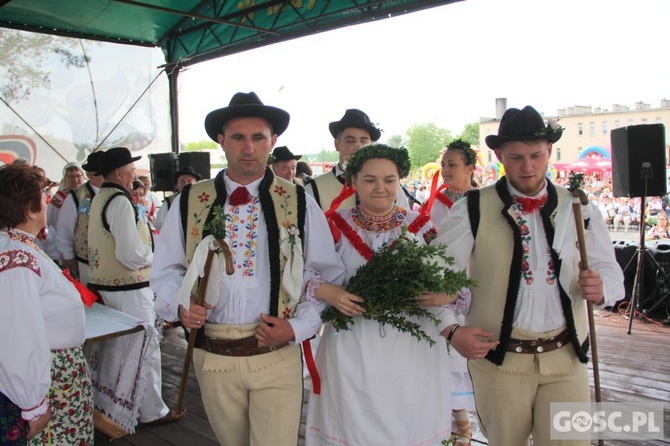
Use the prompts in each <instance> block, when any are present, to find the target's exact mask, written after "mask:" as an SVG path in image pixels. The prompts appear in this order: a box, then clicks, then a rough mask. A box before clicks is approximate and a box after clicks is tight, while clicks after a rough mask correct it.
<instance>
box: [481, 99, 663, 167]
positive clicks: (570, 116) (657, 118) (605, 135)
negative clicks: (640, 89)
mask: <svg viewBox="0 0 670 446" xmlns="http://www.w3.org/2000/svg"><path fill="white" fill-rule="evenodd" d="M506 109H507V100H506V99H504V98H499V99H496V117H495V118H480V123H479V146H480V147H481V150H482V152H481V154H482V158H483V159H484V160H486V161H487V162H494V161H496V157H495V154H494V153H493V151H492V150H490V149H489V148H488V146H487V145H486V142H485V141H484V139H485V138H486V136H487V135H491V134H497V133H498V125H499V124H500V118H501V117H502V114H503V113H504V112H505V110H506ZM538 111H539V112H540V113H542V111H541V110H538ZM543 116H544V114H543ZM545 120H546V121H547V122H552V123H554V122H556V120H558V124H559V125H560V126H562V127H563V129H564V130H563V136H562V137H561V139H560V140H559V141H557V142H556V143H555V144H554V149H553V153H552V155H551V162H560V163H571V162H573V161H576V160H577V159H578V158H579V155H580V153H581V152H582V151H583V150H584V149H586V148H589V147H592V146H598V147H602V148H604V149H606V150H608V151H610V153H611V149H612V144H611V142H610V132H611V131H612V130H614V129H616V128H619V127H628V126H630V125H639V124H663V125H664V126H665V142H666V159H670V158H669V157H668V148H669V147H670V146H669V145H668V144H669V143H670V129H669V127H668V126H669V125H670V100H668V99H662V100H661V101H660V106H659V107H656V108H652V107H651V105H650V104H646V103H644V102H637V103H635V106H634V108H633V109H630V108H629V107H627V106H625V105H619V104H614V105H613V106H612V109H611V110H610V109H602V108H600V107H595V108H594V107H590V106H573V107H567V108H563V109H559V110H558V111H557V114H556V115H554V116H545Z"/></svg>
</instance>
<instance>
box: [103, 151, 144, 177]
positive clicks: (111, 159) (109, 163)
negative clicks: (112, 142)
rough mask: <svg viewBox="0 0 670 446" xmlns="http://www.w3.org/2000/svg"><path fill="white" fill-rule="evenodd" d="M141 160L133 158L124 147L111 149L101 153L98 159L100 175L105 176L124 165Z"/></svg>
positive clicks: (138, 157)
mask: <svg viewBox="0 0 670 446" xmlns="http://www.w3.org/2000/svg"><path fill="white" fill-rule="evenodd" d="M140 158H142V157H141V156H133V155H132V154H131V153H130V150H128V149H126V148H125V147H112V148H111V149H108V150H106V151H104V152H103V154H102V156H101V157H100V161H99V162H100V166H99V167H100V171H99V172H100V174H101V175H106V174H108V173H109V172H112V171H114V170H116V169H118V168H119V167H123V166H125V165H126V164H130V163H134V162H135V161H137V160H138V159H140Z"/></svg>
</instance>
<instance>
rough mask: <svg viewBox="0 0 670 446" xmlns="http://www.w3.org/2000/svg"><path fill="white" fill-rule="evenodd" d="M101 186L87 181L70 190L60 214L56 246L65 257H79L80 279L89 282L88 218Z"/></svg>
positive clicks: (84, 282)
mask: <svg viewBox="0 0 670 446" xmlns="http://www.w3.org/2000/svg"><path fill="white" fill-rule="evenodd" d="M99 191H100V188H99V187H96V186H93V185H92V184H91V183H90V182H88V181H87V182H86V183H84V184H82V185H81V186H79V187H78V188H77V189H75V190H73V191H70V193H69V194H68V197H67V198H66V199H65V202H64V203H63V206H62V207H61V211H60V213H59V214H58V227H57V228H56V229H57V231H56V246H57V247H58V251H59V252H60V254H61V256H62V257H63V258H64V259H74V258H76V259H77V262H78V263H79V281H80V282H81V283H83V284H84V285H86V284H87V283H88V220H89V214H90V211H91V202H92V201H93V197H95V196H96V194H97V193H98V192H99Z"/></svg>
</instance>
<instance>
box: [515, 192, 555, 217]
mask: <svg viewBox="0 0 670 446" xmlns="http://www.w3.org/2000/svg"><path fill="white" fill-rule="evenodd" d="M512 198H513V199H514V202H515V203H519V204H520V205H521V212H522V213H523V214H532V213H533V212H535V211H537V210H539V209H541V208H542V206H544V205H545V204H547V200H548V197H547V194H543V195H540V196H539V197H537V198H530V197H519V196H517V195H513V196H512Z"/></svg>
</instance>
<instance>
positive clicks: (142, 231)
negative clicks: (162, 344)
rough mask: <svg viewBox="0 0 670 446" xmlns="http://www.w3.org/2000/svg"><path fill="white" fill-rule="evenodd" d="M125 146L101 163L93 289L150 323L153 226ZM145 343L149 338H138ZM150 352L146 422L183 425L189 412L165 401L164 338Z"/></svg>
mask: <svg viewBox="0 0 670 446" xmlns="http://www.w3.org/2000/svg"><path fill="white" fill-rule="evenodd" d="M138 159H140V157H139V156H136V157H133V156H132V155H131V153H130V151H129V150H128V149H127V148H125V147H114V148H111V149H109V150H107V151H105V152H104V153H103V155H102V157H101V158H100V161H99V162H100V164H99V170H98V171H99V172H100V173H101V174H102V176H103V177H104V183H102V187H101V188H100V191H99V192H98V194H97V195H96V196H95V197H94V198H93V201H92V203H91V212H90V217H89V226H88V261H89V263H88V275H89V277H88V280H89V281H88V287H89V288H91V289H93V290H96V291H98V292H99V293H100V295H101V296H102V298H103V300H104V302H105V305H107V306H109V307H112V308H114V309H116V310H119V311H122V312H124V313H128V314H130V315H131V316H134V317H136V318H138V319H140V320H141V321H143V322H146V323H148V324H150V325H151V326H152V327H153V325H154V323H155V320H156V313H155V312H154V308H153V301H154V294H153V292H152V291H151V288H149V277H150V276H151V263H152V261H153V259H154V255H153V238H152V235H151V229H150V227H149V223H148V222H147V220H146V219H145V218H142V216H140V215H139V214H138V210H137V207H136V206H135V203H133V200H132V197H131V195H130V191H131V190H132V188H133V181H134V180H135V164H134V163H135V161H137V160H138ZM138 341H139V342H143V341H144V339H143V338H138ZM151 341H152V342H154V343H155V345H152V346H150V347H149V349H148V351H149V352H150V353H148V355H147V357H145V358H144V367H147V368H148V369H149V373H148V376H147V379H146V384H145V388H144V389H145V392H144V396H143V397H141V398H140V400H141V404H140V408H139V415H140V423H145V424H163V423H170V422H174V421H177V420H179V419H180V418H181V417H183V416H184V413H185V412H182V413H177V412H175V411H174V410H170V409H169V408H168V407H167V405H166V404H165V403H164V402H163V399H162V396H161V352H160V348H159V346H158V336H152V337H151Z"/></svg>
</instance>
